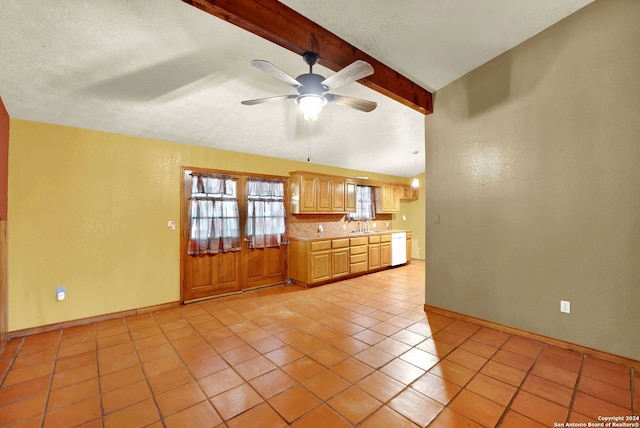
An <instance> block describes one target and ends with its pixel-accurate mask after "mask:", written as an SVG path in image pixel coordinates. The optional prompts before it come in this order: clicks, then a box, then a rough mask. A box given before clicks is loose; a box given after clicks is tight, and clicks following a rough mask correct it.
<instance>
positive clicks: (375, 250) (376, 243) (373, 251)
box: [369, 235, 381, 270]
mask: <svg viewBox="0 0 640 428" xmlns="http://www.w3.org/2000/svg"><path fill="white" fill-rule="evenodd" d="M380 266H381V264H380V235H376V236H370V237H369V270H375V269H379V268H380Z"/></svg>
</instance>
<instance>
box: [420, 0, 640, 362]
mask: <svg viewBox="0 0 640 428" xmlns="http://www.w3.org/2000/svg"><path fill="white" fill-rule="evenodd" d="M639 22H640V2H638V1H637V0H597V1H596V2H594V3H593V4H591V5H590V6H587V7H586V8H585V9H583V10H581V11H578V12H577V13H575V14H574V15H572V16H570V17H568V18H567V19H565V20H563V21H561V22H560V23H558V24H557V25H555V26H553V27H551V28H550V29H547V30H546V31H544V32H542V33H540V34H538V35H537V36H535V37H534V38H532V39H530V40H528V41H526V42H525V43H523V44H521V45H520V46H518V47H516V48H514V49H513V50H511V51H508V52H506V53H505V54H503V55H501V56H500V57H498V58H496V59H495V60H493V61H491V62H489V63H487V64H485V65H484V66H482V67H480V68H478V69H476V70H474V71H473V72H471V73H469V74H468V75H466V76H464V77H463V78H461V79H459V80H458V81H456V82H454V83H452V84H450V85H449V86H447V87H446V88H444V89H443V90H441V91H439V92H438V93H437V94H436V97H435V112H436V113H435V114H433V115H431V116H428V117H427V118H426V147H427V150H426V159H427V167H426V170H427V212H426V218H427V220H428V225H427V229H428V230H427V269H426V271H427V273H426V302H427V303H428V304H431V305H435V306H439V307H444V308H448V309H451V310H454V311H459V312H462V313H465V314H469V315H473V316H477V317H481V318H485V319H489V320H492V321H496V322H500V323H504V324H507V325H510V326H514V327H518V328H522V329H525V330H529V331H533V332H537V333H541V334H544V335H548V336H552V337H555V338H559V339H563V340H567V341H570V342H574V343H578V344H581V345H585V346H589V347H593V348H596V349H600V350H604V351H608V352H612V353H615V354H618V355H622V356H626V357H631V358H635V359H640V339H639V333H638V331H639V327H640V306H639V302H640V78H639V71H640V25H638V23H639ZM438 214H439V215H440V218H441V221H440V224H433V223H432V222H431V219H432V218H433V217H434V216H435V215H438ZM561 299H565V300H569V301H571V314H569V315H567V314H561V313H560V310H559V308H560V300H561Z"/></svg>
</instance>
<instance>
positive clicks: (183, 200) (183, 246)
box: [179, 166, 289, 304]
mask: <svg viewBox="0 0 640 428" xmlns="http://www.w3.org/2000/svg"><path fill="white" fill-rule="evenodd" d="M192 171H197V172H203V173H207V174H220V175H227V176H230V177H233V178H234V179H237V180H238V182H237V185H236V194H237V197H238V213H239V222H240V225H239V226H240V243H241V245H242V250H241V251H240V254H239V259H240V260H239V263H238V265H239V266H240V268H239V269H240V270H241V271H242V272H244V267H243V265H244V263H243V262H244V261H243V256H244V253H243V252H244V250H245V249H246V248H245V245H246V235H245V224H246V220H247V200H246V190H245V188H246V183H247V179H248V178H249V177H256V178H271V179H282V180H284V182H285V185H284V200H285V210H286V213H287V217H289V209H288V208H289V207H288V206H287V201H288V198H289V176H281V175H269V174H259V173H253V172H245V171H229V170H220V169H210V168H202V167H195V166H181V167H180V184H181V185H180V225H179V230H180V303H181V304H184V302H185V262H186V258H187V257H188V255H187V241H188V238H189V218H188V216H189V208H188V203H187V202H188V198H189V196H190V195H191V189H190V188H187V182H188V180H186V174H188V173H190V172H192ZM287 223H288V219H287ZM283 251H287V252H288V251H289V248H288V246H287V247H286V248H285V249H283ZM286 256H288V254H285V257H286ZM287 258H288V257H287ZM283 268H284V272H283V282H284V281H286V279H287V278H288V272H287V269H288V266H287V264H284V266H283ZM240 279H244V278H240ZM238 292H242V288H240V289H239V290H238ZM211 297H212V298H213V297H217V296H211Z"/></svg>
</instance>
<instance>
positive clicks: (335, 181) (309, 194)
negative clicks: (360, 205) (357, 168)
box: [290, 172, 356, 214]
mask: <svg viewBox="0 0 640 428" xmlns="http://www.w3.org/2000/svg"><path fill="white" fill-rule="evenodd" d="M290 175H291V180H290V183H291V184H290V186H291V192H290V193H291V204H290V210H291V213H292V214H313V213H336V214H344V213H347V212H355V210H356V184H355V182H354V181H351V180H348V179H346V178H344V177H336V176H331V175H324V174H309V173H302V172H291V173H290Z"/></svg>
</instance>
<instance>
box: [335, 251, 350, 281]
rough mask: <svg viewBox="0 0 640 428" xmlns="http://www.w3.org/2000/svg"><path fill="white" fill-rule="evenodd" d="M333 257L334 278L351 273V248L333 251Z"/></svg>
mask: <svg viewBox="0 0 640 428" xmlns="http://www.w3.org/2000/svg"><path fill="white" fill-rule="evenodd" d="M331 258H332V265H331V268H332V272H331V274H332V275H331V277H332V278H337V277H341V276H345V275H349V249H347V248H344V249H340V250H333V251H331Z"/></svg>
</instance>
